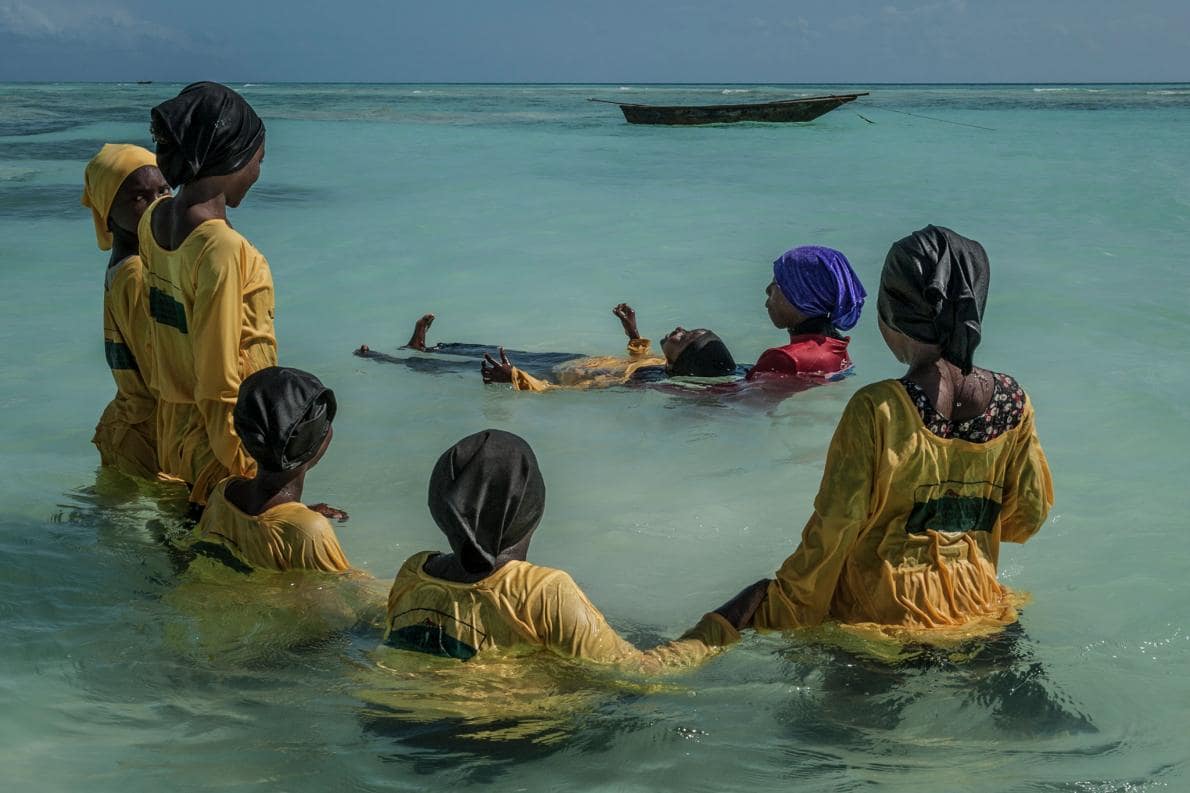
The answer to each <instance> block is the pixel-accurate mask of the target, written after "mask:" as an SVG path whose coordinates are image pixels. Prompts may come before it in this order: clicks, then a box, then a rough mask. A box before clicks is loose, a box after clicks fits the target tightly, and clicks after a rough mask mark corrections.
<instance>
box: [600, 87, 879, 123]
mask: <svg viewBox="0 0 1190 793" xmlns="http://www.w3.org/2000/svg"><path fill="white" fill-rule="evenodd" d="M867 95H868V92H867V91H864V92H862V93H858V94H831V95H830V96H807V97H804V98H801V99H778V100H776V101H773V102H751V103H748V104H742V105H642V104H639V103H635V102H617V101H615V100H611V99H589V100H587V101H589V102H602V103H604V104H608V105H619V107H620V110H621V111H622V112H623V113H624V118H625V120H626V121H627V122H628V123H629V124H669V125H683V126H691V125H696V124H735V123H737V122H740V121H762V122H770V123H789V122H797V121H813V120H814V119H816V118H818V117H819V116H821V115H823V114H824V113H829V112H830V111H832V110H834V109H835V108H837V107H840V106H842V105H845V104H847V103H848V102H854V101H855V100H856V99H858V98H859V97H861V96H867Z"/></svg>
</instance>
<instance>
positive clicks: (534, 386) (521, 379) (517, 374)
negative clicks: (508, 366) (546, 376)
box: [512, 366, 553, 392]
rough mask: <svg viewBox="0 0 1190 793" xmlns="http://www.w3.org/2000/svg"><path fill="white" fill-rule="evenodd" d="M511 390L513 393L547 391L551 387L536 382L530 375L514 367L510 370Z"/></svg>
mask: <svg viewBox="0 0 1190 793" xmlns="http://www.w3.org/2000/svg"><path fill="white" fill-rule="evenodd" d="M512 388H513V390H514V391H539V392H540V391H548V390H550V389H551V388H553V385H551V384H550V383H547V382H546V381H544V380H538V379H537V378H536V377H533V376H532V375H528V374H525V373H524V372H522V371H521V370H520V369H517V368H516V367H515V366H514V367H513V368H512Z"/></svg>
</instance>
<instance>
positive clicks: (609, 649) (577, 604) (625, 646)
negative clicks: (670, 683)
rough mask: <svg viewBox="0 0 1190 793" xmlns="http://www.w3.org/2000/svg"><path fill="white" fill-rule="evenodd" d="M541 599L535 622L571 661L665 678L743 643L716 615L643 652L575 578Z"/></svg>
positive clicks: (557, 583)
mask: <svg viewBox="0 0 1190 793" xmlns="http://www.w3.org/2000/svg"><path fill="white" fill-rule="evenodd" d="M538 598H539V602H538V603H537V604H536V606H537V608H536V609H535V611H536V612H537V615H536V619H535V620H534V622H535V623H536V626H535V627H536V628H537V632H538V635H539V637H540V638H541V640H542V642H543V644H545V646H546V647H548V648H549V649H550V650H552V651H553V652H555V653H557V654H559V655H562V656H566V657H569V658H579V659H583V660H586V661H592V662H595V663H602V664H615V665H617V666H621V667H625V668H628V669H633V670H636V671H641V672H660V671H662V670H665V669H676V668H681V667H684V666H691V665H693V664H696V663H698V662H700V661H703V660H705V659H706V658H709V657H710V656H711V655H714V654H715V653H717V652H718V651H719V650H720V649H721V648H723V647H725V646H727V645H729V644H731V643H733V642H735V641H738V640H739V632H737V631H736V630H735V629H734V628H733V627H732V626H731V625H729V624H728V623H727V621H726V620H725V619H723V618H722V617H721V616H719V615H718V614H715V613H713V612H712V613H710V614H707V615H706V616H704V617H703V618H702V619H701V620H700V621H699V623H698V624H697V625H696V626H695V627H694V628H692V629H690V630H689V631H687V632H686V633H685V634H683V635H682V636H681V637H680V638H678V639H675V640H674V641H671V642H666V643H665V644H662V645H660V646H658V647H654V648H653V649H651V650H643V651H642V650H638V649H637V648H636V647H634V646H633V645H632V644H631V643H630V642H628V641H625V640H624V639H623V638H622V637H621V636H620V635H619V634H618V633H616V630H615V629H614V628H612V627H611V626H610V625H609V624H608V623H607V620H606V619H605V618H604V616H603V614H602V613H601V612H600V611H599V609H597V608H596V607H595V606H594V604H592V603H591V601H589V600H588V599H587V597H586V595H584V594H583V592H582V590H581V589H579V588H578V585H577V584H575V583H574V581H573V580H572V579H571V578H570V577H569V576H567V575H565V574H558V575H556V576H554V577H553V580H551V581H550V582H549V584H547V585H546V586H543V587H541V588H540V589H539V591H538Z"/></svg>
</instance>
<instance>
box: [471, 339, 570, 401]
mask: <svg viewBox="0 0 1190 793" xmlns="http://www.w3.org/2000/svg"><path fill="white" fill-rule="evenodd" d="M479 373H480V374H481V375H483V382H484V383H485V384H486V385H491V384H492V383H510V384H512V387H513V388H514V389H515V390H517V391H548V390H549V389H551V388H553V387H554V385H553V383H549V382H546V381H545V380H538V379H537V378H536V377H532V376H530V375H527V374H525V373H524V372H522V371H521V370H520V369H518V368H516V367H515V366H513V365H512V361H510V360H508V356H507V355H505V354H504V348H503V347H501V348H500V360H499V361H497V360H496V359H495V358H493V357H492V356H491V355H490V354H488V353H486V352H485V353H484V354H483V361H482V362H481V363H480V364H479Z"/></svg>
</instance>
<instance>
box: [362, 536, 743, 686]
mask: <svg viewBox="0 0 1190 793" xmlns="http://www.w3.org/2000/svg"><path fill="white" fill-rule="evenodd" d="M434 555H435V554H434V552H433V551H425V552H422V553H418V554H415V555H413V556H411V557H410V558H409V559H408V561H406V562H405V564H404V565H403V566H402V567H401V569H400V571H399V572H398V573H397V577H396V580H395V581H393V586H392V590H391V591H390V592H389V595H388V617H387V623H386V628H385V632H384V642H385V644H387V645H389V646H392V647H397V648H399V649H409V650H417V651H420V652H426V653H430V654H433V655H443V656H449V657H453V658H459V659H463V660H466V659H469V658H471V657H473V656H475V655H476V654H478V653H483V652H485V651H488V650H496V649H505V650H507V649H515V648H523V649H528V648H540V649H545V650H549V651H551V652H553V653H556V654H557V655H560V656H563V657H566V658H579V659H584V660H588V661H594V662H597V663H606V664H617V665H620V666H625V667H629V668H632V669H635V670H639V671H645V672H654V671H660V670H661V669H663V668H666V667H680V666H689V665H691V664H695V663H698V662H699V661H702V660H704V659H706V658H708V657H709V656H711V655H713V654H714V653H716V652H718V651H719V649H720V648H721V647H724V646H726V645H728V644H731V643H732V642H735V641H737V640H738V639H739V633H738V632H737V631H736V630H735V629H734V628H733V627H732V626H731V625H730V624H728V622H727V621H726V620H725V619H723V617H721V616H719V615H718V614H716V613H714V612H711V613H709V614H707V615H706V616H704V617H703V618H702V619H701V620H700V621H699V623H698V624H697V625H696V626H694V628H692V629H690V630H689V631H687V632H686V633H685V634H684V635H683V636H682V637H681V638H680V639H676V640H674V641H671V642H669V643H667V644H663V645H661V646H660V647H655V648H653V649H651V650H644V651H642V650H638V649H637V648H635V647H634V646H632V644H630V643H629V642H627V641H625V640H624V639H623V638H621V637H620V635H619V634H618V633H616V631H615V629H613V628H612V627H611V626H610V625H608V624H607V620H605V619H604V617H603V614H601V613H600V611H599V609H597V608H595V606H594V605H592V604H591V601H589V600H587V596H586V595H584V594H583V591H582V590H581V589H579V587H578V585H577V584H576V583H574V580H573V579H572V578H571V577H570V576H569V575H567V574H566V573H565V572H563V571H561V570H554V569H552V568H549V567H540V566H538V565H535V564H530V563H529V562H521V561H512V562H508V563H507V564H505V565H503V566H502V567H500V568H498V569H497V570H496V571H495V572H494V573H492V574H491V575H489V576H488V577H487V578H484V579H482V580H481V581H477V582H475V583H470V584H465V583H457V582H454V581H446V580H443V579H440V578H435V577H433V576H431V575H430V574H428V573H426V572H425V570H424V569H423V567H424V565H425V563H426V560H427V559H429V558H430V557H431V556H434Z"/></svg>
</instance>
